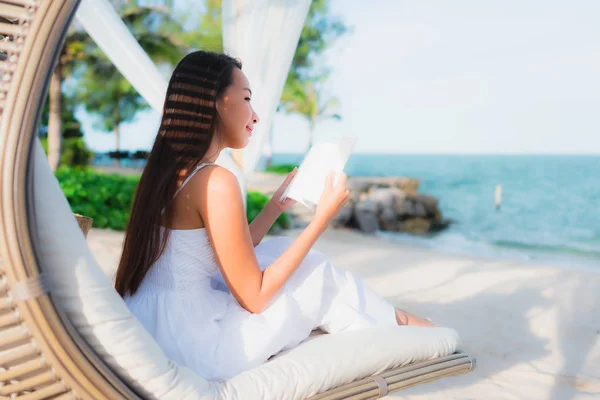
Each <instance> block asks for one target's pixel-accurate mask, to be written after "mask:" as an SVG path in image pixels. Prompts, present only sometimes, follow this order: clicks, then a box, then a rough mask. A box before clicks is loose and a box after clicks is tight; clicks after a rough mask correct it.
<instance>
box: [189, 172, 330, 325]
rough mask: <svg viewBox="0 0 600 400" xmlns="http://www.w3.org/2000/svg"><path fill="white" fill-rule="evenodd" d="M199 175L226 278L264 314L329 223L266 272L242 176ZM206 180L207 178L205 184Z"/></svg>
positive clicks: (246, 303) (314, 226) (310, 230)
mask: <svg viewBox="0 0 600 400" xmlns="http://www.w3.org/2000/svg"><path fill="white" fill-rule="evenodd" d="M205 170H206V171H204V170H203V171H201V172H202V173H201V174H200V173H198V174H196V175H197V177H194V178H197V179H198V182H202V184H201V185H200V186H201V187H199V188H198V190H194V194H195V195H198V196H197V199H196V204H197V205H198V211H199V212H200V215H201V216H202V219H203V221H204V224H205V226H206V228H207V232H208V235H209V238H210V241H211V243H212V246H213V249H214V252H215V255H216V258H217V262H218V264H219V266H220V269H221V273H222V274H223V278H224V279H225V282H226V283H227V286H228V287H229V290H230V291H231V294H232V295H233V296H234V297H235V299H236V300H237V302H238V303H239V304H240V305H241V306H242V307H244V308H245V309H246V310H248V311H249V312H252V313H260V312H261V311H262V310H263V309H264V307H265V306H266V305H267V304H268V303H269V301H270V300H271V298H272V297H273V296H274V295H275V294H276V293H277V292H278V291H279V289H281V287H282V286H283V285H284V284H285V282H286V281H287V280H288V278H289V277H290V276H291V275H292V274H293V273H294V271H295V270H296V269H297V268H298V266H299V265H300V263H301V262H302V260H303V259H304V258H305V257H306V255H307V254H308V252H309V251H310V249H311V248H312V246H313V245H314V244H315V242H316V240H317V239H318V237H319V235H320V234H321V233H322V232H323V231H324V229H325V228H326V226H327V223H328V221H327V220H324V219H323V218H315V219H314V220H313V222H312V223H311V224H310V225H309V226H308V227H307V228H306V229H305V230H304V231H303V232H302V233H301V234H300V235H299V236H298V238H297V239H296V240H295V241H294V242H293V243H292V244H291V245H290V246H289V247H288V249H287V250H286V251H284V252H283V254H282V255H281V256H280V257H279V258H278V259H277V260H275V261H274V262H273V263H272V264H271V265H269V266H268V267H267V268H266V269H265V271H264V272H263V271H261V269H260V266H259V264H258V261H257V259H256V255H255V253H254V245H253V242H252V237H251V235H250V231H249V228H248V223H247V220H246V213H245V210H244V204H243V201H242V196H241V190H240V188H239V185H238V182H237V179H236V177H235V176H234V175H233V174H232V173H231V172H229V171H228V170H226V169H225V168H222V167H219V166H212V167H207V168H205ZM200 178H202V179H201V180H200Z"/></svg>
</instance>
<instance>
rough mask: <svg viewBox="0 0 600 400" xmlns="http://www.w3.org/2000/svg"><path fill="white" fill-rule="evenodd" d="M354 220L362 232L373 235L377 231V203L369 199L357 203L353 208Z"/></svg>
mask: <svg viewBox="0 0 600 400" xmlns="http://www.w3.org/2000/svg"><path fill="white" fill-rule="evenodd" d="M354 219H355V221H356V223H357V225H358V228H359V229H360V230H361V231H363V232H367V233H373V232H375V231H376V230H378V229H379V220H378V219H377V203H375V202H374V201H372V200H370V199H366V200H361V201H359V202H358V203H357V204H356V206H355V207H354Z"/></svg>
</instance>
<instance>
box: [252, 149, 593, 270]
mask: <svg viewBox="0 0 600 400" xmlns="http://www.w3.org/2000/svg"><path fill="white" fill-rule="evenodd" d="M302 158H303V155H302V154H274V155H273V158H272V162H273V163H298V162H300V161H301V160H302ZM262 162H263V163H264V160H262ZM346 172H347V174H348V175H349V176H353V175H354V176H377V177H384V176H406V177H411V178H416V179H419V180H420V181H421V184H420V186H419V192H420V193H424V194H430V195H432V196H435V197H436V198H438V199H439V202H440V203H439V208H440V210H441V211H442V213H443V215H444V217H445V218H449V219H451V220H452V221H453V222H452V224H451V225H450V227H449V228H448V229H447V230H445V231H443V232H441V233H438V234H435V235H430V236H424V237H416V236H412V235H408V234H401V233H393V234H390V233H383V232H382V233H380V235H381V236H383V237H385V238H386V239H388V240H391V241H397V242H400V243H408V244H413V245H415V246H424V247H430V248H435V249H438V250H441V251H445V252H451V253H458V254H469V255H477V256H483V257H493V258H504V259H509V260H516V261H532V262H542V263H553V264H554V263H556V264H559V265H573V266H586V267H588V266H592V267H598V268H600V155H589V156H563V155H397V154H353V155H352V156H351V157H350V159H349V160H348V164H347V167H346ZM497 185H501V186H502V201H501V205H500V207H499V208H497V207H496V194H495V193H496V186H497Z"/></svg>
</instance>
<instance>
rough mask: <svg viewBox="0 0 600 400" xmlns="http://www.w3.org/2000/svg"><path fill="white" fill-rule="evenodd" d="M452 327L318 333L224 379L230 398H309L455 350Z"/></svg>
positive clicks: (225, 392) (411, 327) (226, 393)
mask: <svg viewBox="0 0 600 400" xmlns="http://www.w3.org/2000/svg"><path fill="white" fill-rule="evenodd" d="M457 342H458V335H457V333H456V332H455V331H454V330H453V329H449V328H423V327H416V326H398V327H385V328H372V329H365V330H361V331H352V332H344V333H340V334H336V335H328V334H323V335H318V336H314V337H311V338H310V339H309V340H306V341H304V342H303V343H300V344H299V345H298V346H296V347H294V348H293V349H290V350H287V351H286V352H284V353H281V354H280V355H278V356H277V357H275V358H274V359H272V360H271V361H268V362H267V363H265V364H263V365H262V366H260V367H258V368H254V369H252V370H250V371H247V372H244V373H241V374H239V375H237V376H235V377H233V378H231V379H229V380H228V381H227V382H224V383H223V388H222V389H221V392H222V393H223V397H224V398H226V399H240V400H241V399H305V398H307V397H309V396H312V395H315V394H317V393H321V392H324V391H326V390H329V389H332V388H334V387H338V386H341V385H343V384H345V383H349V382H352V381H354V380H356V379H359V378H364V377H367V376H370V375H373V374H377V373H380V372H383V371H385V370H387V369H390V368H394V367H398V366H402V365H406V364H409V363H412V362H415V361H422V360H428V359H432V358H437V357H442V356H445V355H448V354H452V353H454V351H455V350H456V345H457Z"/></svg>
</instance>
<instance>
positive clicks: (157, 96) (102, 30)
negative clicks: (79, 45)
mask: <svg viewBox="0 0 600 400" xmlns="http://www.w3.org/2000/svg"><path fill="white" fill-rule="evenodd" d="M76 18H77V20H78V21H79V22H80V23H81V25H82V26H83V28H84V29H85V30H86V31H87V33H88V34H89V35H90V37H91V38H92V39H93V40H94V42H96V44H97V45H98V47H100V49H102V51H104V53H105V54H106V56H107V57H108V58H109V59H110V60H111V62H112V63H113V64H114V65H115V67H117V69H118V70H119V72H121V74H123V76H124V77H125V78H126V79H127V80H128V81H129V82H130V83H131V84H132V85H133V87H135V89H136V90H137V91H138V93H139V94H140V95H141V96H142V97H143V98H144V100H146V101H147V102H148V104H150V106H151V107H152V108H153V109H154V110H155V111H157V112H159V113H161V112H162V107H163V102H164V100H165V94H166V92H167V81H166V80H165V78H163V76H162V75H161V74H160V72H159V71H158V69H157V68H156V66H155V65H154V63H153V62H152V60H151V59H150V57H148V55H147V54H146V52H145V51H144V49H142V48H141V47H140V45H139V44H138V42H137V41H136V40H135V37H134V36H133V35H132V34H131V32H130V31H129V29H128V28H127V25H125V23H123V21H122V20H121V18H120V17H119V14H117V12H116V11H115V9H114V8H113V6H112V5H111V4H110V2H109V1H108V0H83V1H82V2H81V4H80V6H79V8H78V10H77V14H76ZM156 129H157V130H158V127H156ZM217 163H218V164H220V165H222V166H223V167H225V168H227V169H229V170H230V171H232V172H233V173H234V174H235V175H236V176H237V178H238V181H239V182H240V186H241V187H242V188H243V190H244V194H245V186H246V181H245V178H244V175H243V172H242V170H241V169H240V168H239V167H238V166H237V164H236V163H235V162H234V161H233V159H232V158H231V156H230V155H229V153H228V152H222V153H221V155H220V157H219V159H218V160H217ZM245 198H246V197H245V196H244V199H245Z"/></svg>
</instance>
